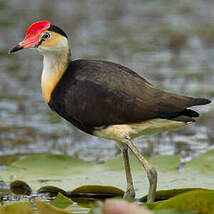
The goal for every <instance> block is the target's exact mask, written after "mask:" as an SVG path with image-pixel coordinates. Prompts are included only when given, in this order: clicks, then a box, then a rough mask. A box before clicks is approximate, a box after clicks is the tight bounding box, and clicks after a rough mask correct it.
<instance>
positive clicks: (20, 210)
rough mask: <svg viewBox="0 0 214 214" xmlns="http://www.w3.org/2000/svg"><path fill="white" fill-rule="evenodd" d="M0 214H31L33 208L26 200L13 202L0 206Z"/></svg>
mask: <svg viewBox="0 0 214 214" xmlns="http://www.w3.org/2000/svg"><path fill="white" fill-rule="evenodd" d="M0 213H1V214H33V210H32V208H31V206H30V204H29V203H28V202H15V203H13V204H7V205H4V206H2V207H0Z"/></svg>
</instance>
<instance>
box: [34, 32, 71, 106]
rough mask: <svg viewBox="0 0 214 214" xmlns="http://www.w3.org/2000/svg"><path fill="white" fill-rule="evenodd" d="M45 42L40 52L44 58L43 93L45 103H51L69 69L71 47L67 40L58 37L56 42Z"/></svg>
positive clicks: (39, 48)
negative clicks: (64, 74)
mask: <svg viewBox="0 0 214 214" xmlns="http://www.w3.org/2000/svg"><path fill="white" fill-rule="evenodd" d="M47 42H48V40H47V41H44V45H42V44H41V45H40V46H39V47H38V51H39V52H40V53H41V54H42V55H43V56H44V59H43V71H42V77H41V86H42V93H43V96H44V99H45V101H46V102H47V103H48V102H49V101H50V97H51V93H52V91H53V90H54V88H55V86H56V85H57V83H58V81H59V80H60V78H61V77H62V75H63V73H64V72H65V70H66V69H67V66H68V63H69V45H68V40H67V38H65V37H63V36H58V37H57V39H56V38H55V39H54V41H51V39H50V41H49V42H48V43H47Z"/></svg>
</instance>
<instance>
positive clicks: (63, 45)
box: [37, 36, 69, 56]
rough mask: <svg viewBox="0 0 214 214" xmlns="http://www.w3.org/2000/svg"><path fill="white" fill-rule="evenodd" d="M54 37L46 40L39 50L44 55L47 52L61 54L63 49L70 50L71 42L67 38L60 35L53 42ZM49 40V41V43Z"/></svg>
mask: <svg viewBox="0 0 214 214" xmlns="http://www.w3.org/2000/svg"><path fill="white" fill-rule="evenodd" d="M51 39H52V38H50V40H49V41H48V40H47V41H44V42H43V43H42V44H41V45H40V46H39V47H38V48H37V50H38V51H39V52H40V53H41V54H42V55H43V56H45V55H47V54H59V53H61V52H62V51H66V52H67V51H68V50H69V44H68V40H67V38H65V37H63V36H60V38H58V39H57V40H56V39H55V40H54V41H53V42H52V41H51ZM47 42H48V43H47Z"/></svg>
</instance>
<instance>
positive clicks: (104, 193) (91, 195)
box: [67, 185, 124, 207]
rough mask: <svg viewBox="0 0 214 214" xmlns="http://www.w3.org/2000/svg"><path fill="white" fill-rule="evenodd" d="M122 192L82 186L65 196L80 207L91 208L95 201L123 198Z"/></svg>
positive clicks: (113, 189) (98, 186) (114, 189)
mask: <svg viewBox="0 0 214 214" xmlns="http://www.w3.org/2000/svg"><path fill="white" fill-rule="evenodd" d="M123 195H124V191H123V190H121V189H118V188H116V187H113V186H100V185H84V186H81V187H78V188H76V189H74V190H72V191H69V192H67V196H68V197H69V198H71V199H72V200H73V201H75V202H77V203H78V204H79V205H80V206H83V207H91V204H92V203H94V202H95V201H97V200H105V199H107V198H113V197H123Z"/></svg>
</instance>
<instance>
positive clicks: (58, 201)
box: [51, 193, 73, 209]
mask: <svg viewBox="0 0 214 214" xmlns="http://www.w3.org/2000/svg"><path fill="white" fill-rule="evenodd" d="M72 204H73V201H72V200H71V199H69V198H67V197H66V196H64V195H63V194H61V193H59V194H58V195H57V197H56V198H55V199H54V200H53V201H51V205H53V206H54V207H57V208H61V209H65V208H67V207H69V206H71V205H72Z"/></svg>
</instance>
